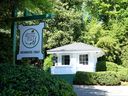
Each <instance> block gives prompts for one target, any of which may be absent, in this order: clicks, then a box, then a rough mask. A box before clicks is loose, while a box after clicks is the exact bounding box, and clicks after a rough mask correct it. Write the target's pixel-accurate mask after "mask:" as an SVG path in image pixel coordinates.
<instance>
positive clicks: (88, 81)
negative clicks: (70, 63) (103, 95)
mask: <svg viewBox="0 0 128 96" xmlns="http://www.w3.org/2000/svg"><path fill="white" fill-rule="evenodd" d="M74 84H80V85H81V84H82V85H119V84H120V79H119V78H118V76H117V74H116V72H109V71H107V72H77V73H76V76H75V79H74Z"/></svg>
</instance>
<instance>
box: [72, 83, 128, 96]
mask: <svg viewBox="0 0 128 96" xmlns="http://www.w3.org/2000/svg"><path fill="white" fill-rule="evenodd" d="M74 91H75V92H76V93H77V96H128V86H83V85H80V86H78V85H74Z"/></svg>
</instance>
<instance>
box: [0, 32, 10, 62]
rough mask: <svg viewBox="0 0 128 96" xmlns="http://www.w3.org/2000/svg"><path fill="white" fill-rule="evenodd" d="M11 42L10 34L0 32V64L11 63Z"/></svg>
mask: <svg viewBox="0 0 128 96" xmlns="http://www.w3.org/2000/svg"><path fill="white" fill-rule="evenodd" d="M11 61H12V40H11V36H10V34H7V33H1V32H0V63H12V62H11Z"/></svg>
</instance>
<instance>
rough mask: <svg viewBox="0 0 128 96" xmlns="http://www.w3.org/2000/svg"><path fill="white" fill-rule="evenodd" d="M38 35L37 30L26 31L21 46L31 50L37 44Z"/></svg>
mask: <svg viewBox="0 0 128 96" xmlns="http://www.w3.org/2000/svg"><path fill="white" fill-rule="evenodd" d="M39 39H40V38H39V33H38V31H37V30H35V29H33V28H30V29H27V30H26V31H25V32H24V33H23V35H22V42H23V45H24V46H25V47H27V48H33V47H35V46H36V45H37V44H38V43H39Z"/></svg>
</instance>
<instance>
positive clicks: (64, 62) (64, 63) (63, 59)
mask: <svg viewBox="0 0 128 96" xmlns="http://www.w3.org/2000/svg"><path fill="white" fill-rule="evenodd" d="M66 56H68V61H65V60H66V59H67V57H66ZM65 57H66V58H65ZM61 62H62V66H65V65H67V66H68V65H70V55H62V56H61ZM66 62H68V64H66Z"/></svg>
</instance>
